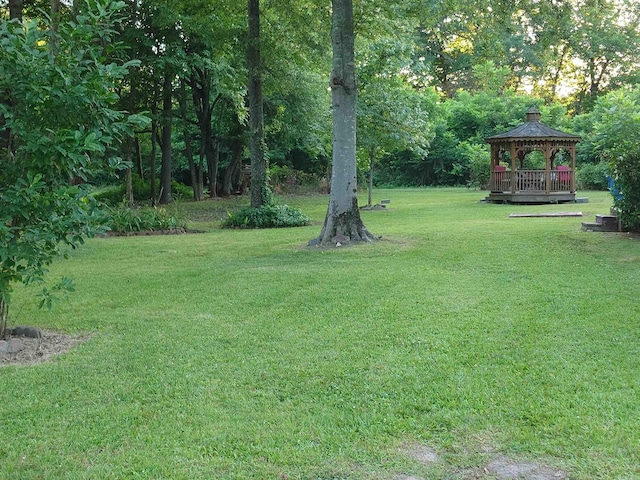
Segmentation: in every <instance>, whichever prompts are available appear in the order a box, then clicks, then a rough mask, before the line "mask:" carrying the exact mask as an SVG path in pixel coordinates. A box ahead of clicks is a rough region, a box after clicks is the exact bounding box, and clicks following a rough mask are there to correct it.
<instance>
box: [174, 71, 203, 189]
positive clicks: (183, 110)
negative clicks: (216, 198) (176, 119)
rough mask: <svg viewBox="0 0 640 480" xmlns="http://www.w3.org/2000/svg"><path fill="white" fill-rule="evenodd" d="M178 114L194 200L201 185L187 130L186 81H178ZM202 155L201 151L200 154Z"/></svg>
mask: <svg viewBox="0 0 640 480" xmlns="http://www.w3.org/2000/svg"><path fill="white" fill-rule="evenodd" d="M179 101H180V116H181V117H182V135H183V137H184V153H185V156H186V157H187V161H188V162H189V175H190V179H191V189H192V190H193V199H194V200H195V201H196V202H199V201H200V200H202V186H201V183H200V181H199V179H200V175H198V165H196V162H195V161H194V160H193V148H192V146H191V133H190V132H189V118H188V115H187V86H186V82H185V81H184V80H182V81H181V82H180V95H179ZM200 157H202V153H201V154H200Z"/></svg>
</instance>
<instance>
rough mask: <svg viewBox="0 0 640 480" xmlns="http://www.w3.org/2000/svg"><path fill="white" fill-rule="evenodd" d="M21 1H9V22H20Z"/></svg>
mask: <svg viewBox="0 0 640 480" xmlns="http://www.w3.org/2000/svg"><path fill="white" fill-rule="evenodd" d="M23 6H24V1H23V0H9V20H22V8H23Z"/></svg>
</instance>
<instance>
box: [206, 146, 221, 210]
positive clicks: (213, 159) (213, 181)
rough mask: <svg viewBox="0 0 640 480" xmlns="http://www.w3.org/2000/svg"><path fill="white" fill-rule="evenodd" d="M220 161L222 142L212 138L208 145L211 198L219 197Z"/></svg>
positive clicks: (208, 173) (208, 174)
mask: <svg viewBox="0 0 640 480" xmlns="http://www.w3.org/2000/svg"><path fill="white" fill-rule="evenodd" d="M219 159H220V142H219V141H218V139H217V138H211V139H210V141H209V142H208V143H207V176H208V177H209V198H215V197H217V196H218V191H217V190H218V163H219Z"/></svg>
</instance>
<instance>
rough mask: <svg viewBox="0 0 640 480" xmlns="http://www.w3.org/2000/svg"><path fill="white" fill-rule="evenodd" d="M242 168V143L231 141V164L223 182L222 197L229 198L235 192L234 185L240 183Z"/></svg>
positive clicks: (235, 140)
mask: <svg viewBox="0 0 640 480" xmlns="http://www.w3.org/2000/svg"><path fill="white" fill-rule="evenodd" d="M241 166H242V142H241V141H240V139H238V138H234V139H233V140H232V141H231V162H229V166H227V169H226V170H225V172H224V178H223V180H222V195H223V196H224V197H227V196H229V195H231V194H232V193H233V191H234V188H233V187H234V184H237V183H238V177H239V176H240V175H241V170H242V169H241Z"/></svg>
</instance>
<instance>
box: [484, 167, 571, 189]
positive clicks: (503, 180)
mask: <svg viewBox="0 0 640 480" xmlns="http://www.w3.org/2000/svg"><path fill="white" fill-rule="evenodd" d="M572 175H573V172H572V171H571V170H551V171H550V172H549V189H547V172H546V170H516V171H515V172H511V171H504V172H501V171H493V172H491V185H490V188H491V191H492V192H534V191H535V192H547V191H548V192H571V184H572V182H571V177H572Z"/></svg>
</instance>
